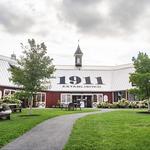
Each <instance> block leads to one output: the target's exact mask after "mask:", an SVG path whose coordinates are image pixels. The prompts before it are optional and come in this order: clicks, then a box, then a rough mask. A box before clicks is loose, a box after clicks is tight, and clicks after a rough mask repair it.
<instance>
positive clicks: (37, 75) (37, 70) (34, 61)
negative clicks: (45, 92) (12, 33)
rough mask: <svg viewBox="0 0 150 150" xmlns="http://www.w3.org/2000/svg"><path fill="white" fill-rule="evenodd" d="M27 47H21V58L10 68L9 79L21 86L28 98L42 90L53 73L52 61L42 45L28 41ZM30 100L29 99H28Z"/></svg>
mask: <svg viewBox="0 0 150 150" xmlns="http://www.w3.org/2000/svg"><path fill="white" fill-rule="evenodd" d="M28 44H29V45H27V46H24V45H23V44H21V45H22V48H23V50H24V52H23V54H24V55H23V56H22V57H21V58H20V59H18V60H17V63H18V65H15V66H12V65H11V67H10V69H9V71H10V72H11V78H10V80H12V81H13V82H14V83H15V84H17V85H20V86H22V88H23V89H24V91H25V92H26V94H27V95H28V98H30V97H31V96H32V95H33V94H35V93H36V92H38V91H40V90H41V89H43V88H44V86H43V84H44V83H45V82H46V80H48V79H49V78H50V77H51V74H52V73H53V72H54V70H55V69H54V65H53V64H52V61H53V59H51V58H50V57H49V56H46V54H47V47H46V46H45V44H44V43H41V44H36V42H35V40H34V39H32V40H30V39H29V40H28ZM30 99H31V98H30Z"/></svg>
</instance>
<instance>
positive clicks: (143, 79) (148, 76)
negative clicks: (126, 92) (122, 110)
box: [130, 52, 150, 111]
mask: <svg viewBox="0 0 150 150" xmlns="http://www.w3.org/2000/svg"><path fill="white" fill-rule="evenodd" d="M132 61H133V64H134V68H135V72H134V73H131V74H130V82H132V83H133V84H135V85H136V87H135V91H136V92H137V95H140V96H141V97H142V99H148V110H149V111H150V58H149V56H148V55H147V54H146V53H142V52H139V54H138V56H137V58H135V57H133V59H132ZM136 92H135V93H136Z"/></svg>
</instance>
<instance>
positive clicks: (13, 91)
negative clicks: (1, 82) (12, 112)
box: [4, 89, 16, 96]
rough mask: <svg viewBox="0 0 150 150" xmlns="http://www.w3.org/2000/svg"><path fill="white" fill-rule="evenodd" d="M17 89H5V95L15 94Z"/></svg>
mask: <svg viewBox="0 0 150 150" xmlns="http://www.w3.org/2000/svg"><path fill="white" fill-rule="evenodd" d="M15 92H16V91H15V90H11V89H4V96H7V95H11V94H14V93H15Z"/></svg>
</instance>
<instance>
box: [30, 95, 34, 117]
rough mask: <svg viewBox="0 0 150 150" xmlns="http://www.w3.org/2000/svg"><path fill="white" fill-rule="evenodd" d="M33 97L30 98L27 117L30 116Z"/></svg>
mask: <svg viewBox="0 0 150 150" xmlns="http://www.w3.org/2000/svg"><path fill="white" fill-rule="evenodd" d="M32 106H33V97H30V105H29V115H32Z"/></svg>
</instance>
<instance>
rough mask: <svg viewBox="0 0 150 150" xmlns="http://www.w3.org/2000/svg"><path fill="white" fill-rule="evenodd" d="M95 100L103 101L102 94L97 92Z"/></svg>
mask: <svg viewBox="0 0 150 150" xmlns="http://www.w3.org/2000/svg"><path fill="white" fill-rule="evenodd" d="M97 101H98V102H103V94H98V95H97Z"/></svg>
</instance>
